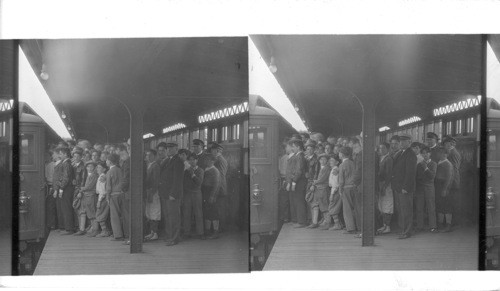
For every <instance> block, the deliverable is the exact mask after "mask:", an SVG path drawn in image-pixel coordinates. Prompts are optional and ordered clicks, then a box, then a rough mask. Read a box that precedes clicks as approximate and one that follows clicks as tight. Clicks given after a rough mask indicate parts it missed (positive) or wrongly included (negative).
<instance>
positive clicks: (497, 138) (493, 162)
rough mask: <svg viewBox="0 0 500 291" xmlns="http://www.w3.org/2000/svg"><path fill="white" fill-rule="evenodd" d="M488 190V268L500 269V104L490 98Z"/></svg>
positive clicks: (488, 118)
mask: <svg viewBox="0 0 500 291" xmlns="http://www.w3.org/2000/svg"><path fill="white" fill-rule="evenodd" d="M487 108H488V111H487V112H488V115H487V116H488V117H487V133H488V137H487V141H488V152H487V159H488V160H487V171H486V175H487V191H486V214H485V215H486V247H487V249H486V268H487V269H497V270H498V269H500V213H499V209H500V201H499V200H500V199H499V194H498V193H499V190H500V155H499V152H500V151H499V146H500V104H498V102H497V101H495V100H494V99H490V98H489V99H488V107H487Z"/></svg>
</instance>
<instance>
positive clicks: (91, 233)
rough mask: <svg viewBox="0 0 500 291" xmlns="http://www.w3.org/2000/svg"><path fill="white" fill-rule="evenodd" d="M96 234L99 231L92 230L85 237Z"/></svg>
mask: <svg viewBox="0 0 500 291" xmlns="http://www.w3.org/2000/svg"><path fill="white" fill-rule="evenodd" d="M97 234H99V232H98V231H96V230H93V231H91V232H89V233H87V237H96V236H97Z"/></svg>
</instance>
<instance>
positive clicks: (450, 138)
mask: <svg viewBox="0 0 500 291" xmlns="http://www.w3.org/2000/svg"><path fill="white" fill-rule="evenodd" d="M445 142H453V143H457V140H456V139H455V138H453V137H451V136H449V135H447V136H445V137H443V143H445Z"/></svg>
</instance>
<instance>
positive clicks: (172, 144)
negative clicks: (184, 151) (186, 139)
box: [166, 142, 178, 148]
mask: <svg viewBox="0 0 500 291" xmlns="http://www.w3.org/2000/svg"><path fill="white" fill-rule="evenodd" d="M166 146H167V148H172V147H176V146H178V145H177V143H176V142H167V144H166Z"/></svg>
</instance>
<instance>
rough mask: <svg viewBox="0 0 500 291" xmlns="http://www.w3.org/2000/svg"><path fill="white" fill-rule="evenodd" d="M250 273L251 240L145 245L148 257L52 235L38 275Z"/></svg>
mask: <svg viewBox="0 0 500 291" xmlns="http://www.w3.org/2000/svg"><path fill="white" fill-rule="evenodd" d="M236 272H248V235H247V233H244V232H236V233H223V234H222V235H221V237H220V238H219V239H216V240H204V241H202V240H199V239H190V240H186V241H183V242H181V243H180V244H178V245H175V246H172V247H167V246H165V243H164V242H163V241H162V240H158V241H156V242H148V243H144V244H143V253H140V254H130V253H129V246H126V245H123V244H122V242H113V241H110V238H89V237H86V236H83V237H77V236H72V235H70V236H61V235H60V234H59V233H57V232H54V231H53V232H51V234H50V235H49V238H48V239H47V243H46V244H45V248H44V250H43V252H42V255H41V257H40V260H39V262H38V265H37V267H36V269H35V273H34V275H98V274H100V275H106V274H109V275H111V274H174V273H177V274H178V273H236Z"/></svg>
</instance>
